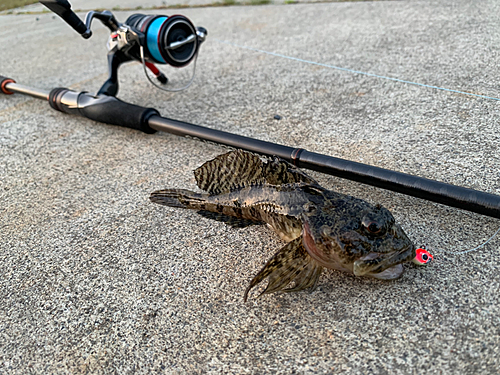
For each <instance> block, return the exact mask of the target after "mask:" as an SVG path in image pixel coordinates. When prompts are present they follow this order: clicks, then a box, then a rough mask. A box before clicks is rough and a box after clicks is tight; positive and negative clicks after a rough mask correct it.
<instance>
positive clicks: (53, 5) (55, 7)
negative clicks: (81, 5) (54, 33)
mask: <svg viewBox="0 0 500 375" xmlns="http://www.w3.org/2000/svg"><path fill="white" fill-rule="evenodd" d="M40 3H42V4H43V5H45V6H46V7H47V8H49V9H50V10H51V11H52V12H54V13H55V14H57V15H58V16H59V17H61V18H62V19H63V20H64V21H66V23H67V24H68V25H70V26H71V27H72V28H73V29H75V30H76V32H77V33H79V34H81V35H82V36H83V37H84V38H85V39H88V38H90V37H91V36H92V31H90V29H89V28H87V26H85V24H84V23H83V21H82V20H81V19H80V18H79V17H78V16H77V15H76V13H75V12H73V11H72V10H71V4H70V3H69V1H67V0H40Z"/></svg>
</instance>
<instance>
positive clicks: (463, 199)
mask: <svg viewBox="0 0 500 375" xmlns="http://www.w3.org/2000/svg"><path fill="white" fill-rule="evenodd" d="M40 2H41V3H42V4H44V5H46V6H47V7H48V8H49V9H51V10H52V11H54V12H55V13H57V14H58V15H59V16H61V18H63V19H64V20H65V21H66V22H67V23H68V24H69V25H70V26H72V27H73V28H74V29H75V30H76V31H77V32H79V33H80V34H81V35H82V37H84V38H89V37H90V36H91V35H92V32H91V30H90V25H91V22H92V19H93V18H97V19H99V20H101V22H103V24H104V25H105V26H107V27H108V28H109V29H110V30H111V35H110V39H109V41H108V48H109V53H108V68H109V78H108V79H107V80H106V82H105V83H104V84H103V86H102V87H101V89H100V90H99V91H98V92H97V94H95V95H92V94H89V93H87V92H77V91H73V90H70V89H67V88H54V89H52V90H50V91H47V90H42V89H36V88H32V87H28V86H25V85H21V84H18V83H16V82H15V80H14V79H11V78H8V77H4V76H0V91H1V92H2V93H3V94H6V95H9V94H14V93H19V94H24V95H29V96H32V97H34V98H37V99H42V100H46V101H48V102H49V105H50V106H51V107H52V108H53V109H55V110H57V111H60V112H63V113H67V114H73V115H79V116H82V117H86V118H88V119H90V120H94V121H97V122H101V123H105V124H110V125H117V126H122V127H127V128H131V129H135V130H139V131H142V132H144V133H147V134H153V133H155V132H156V131H162V132H167V133H171V134H175V135H178V136H184V137H195V138H198V139H200V140H205V141H210V142H214V143H218V144H221V145H225V146H229V147H233V148H239V149H243V150H246V151H250V152H254V153H258V154H261V155H266V156H278V157H280V158H282V159H284V160H287V161H289V162H291V163H293V164H294V165H296V166H298V167H300V168H307V169H310V170H314V171H318V172H322V173H326V174H329V175H333V176H337V177H341V178H346V179H349V180H353V181H356V182H361V183H364V184H367V185H372V186H376V187H379V188H383V189H386V190H391V191H395V192H398V193H402V194H405V195H410V196H414V197H417V198H422V199H426V200H429V201H432V202H436V203H440V204H444V205H447V206H451V207H456V208H460V209H463V210H467V211H471V212H475V213H479V214H482V215H486V216H490V217H494V218H500V196H498V195H495V194H490V193H486V192H481V191H477V190H473V189H468V188H464V187H460V186H455V185H451V184H447V183H444V182H439V181H434V180H431V179H427V178H423V177H418V176H413V175H409V174H406V173H401V172H396V171H392V170H388V169H383V168H379V167H375V166H371V165H367V164H362V163H358V162H353V161H349V160H345V159H340V158H336V157H333V156H328V155H323V154H319V153H315V152H310V151H307V150H305V149H303V148H296V147H290V146H285V145H281V144H277V143H272V142H267V141H262V140H258V139H254V138H250V137H245V136H241V135H237V134H233V133H229V132H224V131H220V130H215V129H210V128H207V127H204V126H200V125H195V124H190V123H188V122H184V121H178V120H174V119H170V118H166V117H162V116H160V113H159V112H158V111H157V110H156V109H154V108H146V107H142V106H138V105H135V104H131V103H127V102H124V101H122V100H120V99H118V98H116V94H117V92H118V75H117V70H118V67H119V66H120V64H122V63H124V62H127V61H132V60H137V61H140V62H142V64H143V67H144V71H145V73H146V76H147V77H148V79H149V80H150V81H151V82H152V83H153V84H154V82H153V81H152V80H151V79H150V77H149V76H148V74H147V72H146V67H147V68H148V69H149V70H150V71H151V72H152V73H153V74H154V75H156V78H157V80H158V81H159V82H160V83H161V84H163V85H167V84H168V83H169V82H168V78H167V77H166V76H165V75H164V74H163V73H161V72H159V70H158V68H156V66H155V65H154V64H155V63H156V64H166V65H171V66H174V67H183V66H187V65H188V64H190V63H191V62H193V61H194V62H195V63H196V57H197V54H198V51H199V46H200V44H201V43H202V42H203V41H204V40H205V38H206V36H207V31H206V29H204V28H201V27H198V28H195V27H194V26H193V24H192V23H191V21H189V20H188V19H187V18H186V17H184V16H172V17H167V16H156V15H152V16H151V15H149V16H146V15H142V14H134V15H132V16H130V17H129V18H128V19H127V21H125V23H123V24H121V23H119V22H118V21H117V20H116V18H115V17H114V15H113V14H112V13H111V12H109V11H103V12H93V11H92V12H89V13H88V14H87V17H86V20H85V23H83V22H82V21H81V20H80V19H79V18H78V16H77V15H76V14H75V13H73V11H71V5H70V4H69V3H68V2H67V1H66V0H50V1H49V0H46V1H40ZM172 18H174V19H173V20H172ZM193 76H194V70H193ZM192 79H193V78H191V80H190V82H192ZM190 82H189V84H190ZM189 84H188V85H187V86H189ZM155 86H157V87H160V86H158V85H157V84H155ZM187 86H185V87H183V88H182V89H184V88H186V87H187ZM160 88H161V87H160ZM162 89H165V88H162ZM167 90H168V89H167ZM177 90H178V89H174V90H171V91H177Z"/></svg>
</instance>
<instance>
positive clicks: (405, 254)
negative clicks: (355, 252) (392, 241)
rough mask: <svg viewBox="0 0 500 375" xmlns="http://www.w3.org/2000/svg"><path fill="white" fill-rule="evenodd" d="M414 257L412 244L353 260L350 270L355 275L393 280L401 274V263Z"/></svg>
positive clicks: (402, 270)
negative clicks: (398, 249)
mask: <svg viewBox="0 0 500 375" xmlns="http://www.w3.org/2000/svg"><path fill="white" fill-rule="evenodd" d="M414 257H415V248H414V246H413V245H410V246H407V247H406V248H404V249H403V250H401V251H395V252H392V253H388V254H379V253H371V254H368V255H366V256H364V257H362V258H360V259H358V260H357V261H355V262H354V264H353V269H352V271H353V273H354V275H356V276H368V277H374V278H376V279H381V280H394V279H398V278H400V277H401V276H402V275H403V272H404V268H403V265H402V264H401V263H404V262H407V261H410V260H412V259H413V258H414Z"/></svg>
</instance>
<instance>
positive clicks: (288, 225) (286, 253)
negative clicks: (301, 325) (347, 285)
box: [150, 150, 416, 302]
mask: <svg viewBox="0 0 500 375" xmlns="http://www.w3.org/2000/svg"><path fill="white" fill-rule="evenodd" d="M194 175H195V180H196V183H197V185H198V187H199V189H201V190H202V191H204V192H203V193H196V192H193V191H190V190H185V189H163V190H158V191H155V192H153V193H151V195H150V200H151V201H152V202H154V203H158V204H161V205H165V206H169V207H175V208H185V209H193V210H196V211H197V212H198V213H199V214H200V215H202V216H204V217H207V218H210V219H213V220H217V221H221V222H224V223H226V224H228V225H230V226H232V227H235V228H244V227H248V226H250V225H260V224H267V225H268V226H269V227H270V228H271V229H272V230H274V231H275V232H276V233H277V234H278V236H279V237H280V238H281V239H282V240H284V241H285V242H286V245H285V246H283V247H282V248H281V249H280V250H279V251H278V252H276V254H274V255H273V256H272V257H271V258H270V259H269V260H268V261H267V263H266V264H265V265H264V267H263V268H262V269H261V270H260V271H259V272H258V273H257V274H256V275H255V277H253V278H252V280H251V281H250V283H249V285H248V287H247V288H246V290H245V293H244V296H243V297H244V301H245V302H246V301H247V299H248V295H249V293H250V291H251V290H252V289H253V288H254V287H256V286H257V285H258V284H260V283H261V282H263V281H264V280H266V279H267V280H268V283H267V286H266V288H265V290H264V291H263V292H262V293H261V294H260V295H262V294H268V293H273V292H279V291H280V292H298V291H301V290H305V289H311V290H313V289H314V288H315V287H316V285H317V283H318V279H319V277H320V275H321V273H322V271H323V269H324V268H329V269H335V270H340V271H344V272H347V273H350V274H353V275H355V276H363V277H372V278H376V279H381V280H394V279H397V278H399V277H401V276H402V274H403V272H404V267H403V265H402V264H403V263H405V262H409V261H411V260H412V259H414V258H415V255H416V253H415V246H414V245H413V243H412V242H411V240H410V239H409V238H408V236H407V235H406V234H405V232H404V231H403V229H402V227H401V226H400V225H399V224H398V223H396V221H395V219H394V216H393V215H392V214H391V213H390V212H389V210H387V209H386V208H385V207H383V206H382V205H380V204H375V205H373V204H370V203H368V202H366V201H365V200H362V199H359V198H355V197H353V196H349V195H345V194H341V193H338V192H335V191H332V190H328V189H326V188H324V187H322V186H320V184H319V183H318V182H317V181H316V180H315V179H313V178H312V177H310V176H309V175H307V174H306V173H305V172H304V171H302V170H301V169H300V168H297V167H296V166H294V165H292V164H291V163H289V162H287V161H285V160H283V159H281V158H279V157H276V156H274V157H261V156H259V155H256V154H253V153H249V152H246V151H243V150H236V151H231V152H228V153H225V154H223V155H219V156H217V157H216V158H214V159H213V160H210V161H207V162H205V163H204V164H203V165H202V166H200V167H199V168H197V169H196V170H195V171H194Z"/></svg>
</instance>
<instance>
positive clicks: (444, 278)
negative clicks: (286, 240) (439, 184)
mask: <svg viewBox="0 0 500 375" xmlns="http://www.w3.org/2000/svg"><path fill="white" fill-rule="evenodd" d="M100 3H101V4H105V3H106V2H100ZM111 3H112V2H111V1H110V4H111ZM137 3H138V4H139V2H137ZM175 12H176V13H182V14H185V15H187V16H188V17H189V18H190V19H191V20H193V22H194V23H195V24H197V25H201V26H204V27H206V28H207V29H208V30H209V36H208V39H207V41H206V43H205V44H204V45H203V47H202V50H201V53H200V58H199V61H198V71H197V77H196V79H195V81H194V84H193V85H192V87H191V88H189V89H188V90H187V91H185V92H182V93H177V94H168V93H164V92H161V91H158V90H156V89H154V88H153V87H152V86H151V85H150V84H149V83H148V82H147V81H146V80H145V78H144V76H143V72H142V69H141V67H140V66H139V65H138V64H131V65H127V66H124V67H123V68H122V69H121V70H120V74H121V75H120V82H121V91H120V93H119V97H120V98H122V99H123V100H126V101H130V102H133V103H137V104H140V105H144V106H151V107H154V108H157V109H158V110H159V111H160V112H161V113H162V115H164V116H167V117H172V118H176V119H179V120H185V121H188V122H192V123H196V124H201V125H206V126H209V127H212V128H216V129H221V130H225V131H230V132H235V133H238V134H243V135H247V136H252V137H256V138H259V139H264V140H269V141H273V142H279V143H283V144H286V145H290V146H301V147H304V148H306V149H308V150H311V151H317V152H321V153H324V154H328V155H333V156H338V157H342V158H346V159H350V160H355V161H360V162H363V163H367V164H372V165H377V166H380V167H383V168H388V169H393V170H398V171H403V172H406V173H411V174H415V175H419V176H423V177H429V178H433V179H436V180H440V181H445V182H449V183H453V184H456V185H460V186H465V187H470V188H474V189H478V190H482V191H487V192H491V193H496V194H500V173H499V168H498V166H499V164H500V156H499V155H500V154H499V152H498V148H499V146H500V136H499V134H500V125H499V122H498V118H499V112H500V103H499V102H498V101H495V100H491V99H481V98H477V97H473V96H468V95H464V94H457V93H450V92H444V91H437V90H435V89H429V88H424V87H418V86H413V85H408V84H403V83H399V82H394V81H388V80H383V79H378V78H373V77H368V76H362V75H357V74H352V73H348V72H343V71H338V70H334V69H328V68H324V67H319V66H313V65H308V64H305V63H300V62H297V61H292V60H287V59H284V58H280V57H272V56H269V55H265V54H262V53H257V52H252V51H249V50H244V49H241V48H237V47H234V46H231V45H228V44H223V43H220V40H224V41H229V42H232V43H236V44H240V45H245V46H250V47H254V48H259V49H262V50H266V51H272V52H276V53H281V54H284V55H287V56H293V57H297V58H302V59H307V60H312V61H316V62H321V63H325V64H332V65H337V66H341V67H346V68H351V69H356V70H360V71H366V72H370V73H375V74H380V75H384V76H390V77H395V78H400V79H404V80H410V81H415V82H420V83H425V84H429V85H435V86H443V87H446V88H450V89H457V90H462V91H466V92H471V93H476V94H481V95H487V96H491V97H500V92H499V89H498V88H499V87H500V79H499V74H498V58H499V56H500V47H499V46H500V25H499V23H498V17H497V15H498V14H499V12H500V3H498V1H494V0H490V1H482V2H471V1H466V0H463V1H455V2H437V1H418V2H403V1H398V2H395V1H394V2H393V1H391V2H384V1H380V2H345V3H323V4H298V5H267V6H255V7H250V6H241V7H222V8H210V7H209V8H196V9H182V10H178V11H175ZM129 14H131V12H116V16H117V17H118V19H120V20H124V19H125V17H127V16H128V15H129ZM82 16H83V15H82ZM95 26H96V27H95V33H94V36H93V37H92V38H91V39H90V40H83V39H82V38H81V37H80V36H79V35H77V34H76V33H75V32H73V31H72V30H71V29H70V28H69V27H68V26H67V25H66V24H64V23H63V22H62V21H61V20H60V19H59V18H53V17H52V15H51V14H41V15H3V16H0V45H1V46H2V53H1V54H0V74H3V75H8V76H10V77H13V78H15V79H16V80H17V81H18V82H19V83H22V84H26V85H29V86H33V87H37V88H44V89H47V90H49V89H51V88H53V87H58V86H66V87H67V86H69V87H71V88H74V89H78V90H87V91H91V92H95V91H96V90H97V89H98V88H99V87H100V85H101V84H102V83H103V81H104V80H105V78H106V47H105V42H106V38H107V34H108V33H107V31H106V30H105V29H104V28H103V27H98V25H97V23H96V24H95ZM276 114H279V115H280V116H281V117H282V119H281V120H280V121H278V120H274V119H273V117H274V116H275V115H276ZM226 151H227V150H226V149H225V148H224V147H221V146H217V145H213V144H208V143H203V142H200V141H197V140H194V139H186V138H180V137H177V136H174V135H169V134H165V133H157V134H154V135H146V134H142V133H139V132H136V131H132V130H128V129H123V128H119V127H115V126H109V125H103V124H99V123H95V122H92V121H89V120H86V119H83V118H79V117H74V116H69V115H65V114H62V113H59V112H55V111H53V110H52V109H50V108H49V106H48V104H47V103H46V102H43V101H41V100H37V99H32V98H29V97H26V96H23V95H12V96H8V97H7V96H2V97H0V202H1V206H0V237H1V238H0V274H1V276H0V295H1V296H2V298H1V300H0V372H1V373H11V374H27V373H40V374H48V373H120V374H121V373H145V374H146V373H165V374H185V373H187V374H201V373H207V374H221V373H224V374H226V373H229V374H246V373H249V374H264V373H273V374H274V373H277V374H293V373H297V374H332V373H349V374H371V373H373V374H413V373H414V374H423V373H429V374H493V373H498V372H500V360H499V358H500V356H499V353H500V297H499V290H500V273H499V267H498V264H499V261H500V252H499V247H498V246H499V244H500V239H498V238H496V239H494V240H493V241H492V242H491V243H490V244H488V245H487V246H486V247H485V248H483V249H481V250H479V251H476V252H473V253H470V254H467V255H459V256H456V255H453V254H449V253H445V252H444V251H443V250H446V251H459V250H465V249H468V248H472V247H475V246H477V245H479V244H480V243H482V242H483V241H485V240H486V239H487V238H488V237H489V236H490V235H491V234H493V233H494V232H495V231H496V230H497V228H498V227H499V226H500V222H499V221H498V220H495V219H491V218H488V217H484V216H480V215H476V214H472V213H468V212H465V211H461V210H459V209H454V208H448V207H446V206H442V205H438V204H433V203H428V202H426V201H423V200H420V199H417V198H411V197H407V196H404V195H400V194H395V193H391V192H388V191H384V190H380V189H376V188H373V187H369V186H365V185H362V184H358V183H353V182H350V181H346V180H343V179H339V178H334V177H331V176H327V175H321V174H319V173H312V175H314V177H316V178H317V179H318V180H319V181H320V182H321V183H322V185H324V186H325V187H327V188H330V189H335V190H338V191H341V192H346V193H349V194H352V195H355V196H357V197H361V198H364V199H366V200H368V201H370V202H376V203H381V204H383V205H385V206H386V207H387V208H389V209H390V210H391V211H392V212H393V213H394V215H395V217H396V218H397V220H398V221H399V222H400V223H401V224H402V225H403V227H404V228H405V230H406V231H407V233H408V234H409V236H410V237H411V238H412V239H413V240H414V241H415V243H416V244H418V245H420V244H427V246H428V247H429V248H431V249H433V250H432V252H433V253H434V255H435V259H434V262H433V263H432V264H431V265H429V266H428V267H423V268H417V267H416V266H413V265H406V272H405V274H404V276H403V278H401V279H399V280H396V281H392V282H384V281H377V280H370V279H363V278H355V277H353V276H350V275H347V274H344V273H341V272H337V271H327V272H325V273H324V274H323V275H322V277H321V279H320V282H319V287H318V288H317V289H316V290H315V291H314V292H312V293H307V292H302V293H296V294H277V295H269V296H265V297H263V298H261V299H258V300H254V299H253V300H251V301H250V302H248V303H243V298H242V295H243V292H244V290H245V288H246V286H247V284H248V282H249V280H250V279H251V278H252V277H253V275H255V273H256V272H257V271H258V270H259V269H260V268H261V267H262V265H263V264H264V263H265V262H266V261H267V259H268V258H269V257H270V256H271V254H273V253H274V252H275V251H276V250H277V249H278V248H279V247H281V246H282V245H283V243H282V242H281V241H280V240H279V239H278V238H277V236H276V235H275V234H274V233H272V232H271V231H270V230H268V229H266V228H265V227H251V228H246V229H231V228H228V227H227V226H225V225H224V224H222V223H218V222H213V221H210V220H208V219H205V218H203V217H200V216H198V215H197V214H196V213H194V212H191V211H185V210H180V209H173V208H166V207H162V206H158V205H154V204H152V203H149V201H148V196H149V194H150V192H152V191H153V190H156V189H160V188H165V187H178V188H186V189H194V188H195V182H194V177H193V173H192V171H193V169H195V168H196V167H198V166H199V165H201V164H202V163H203V162H205V161H207V160H209V159H211V158H213V157H215V156H216V155H218V154H221V153H224V152H226Z"/></svg>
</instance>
